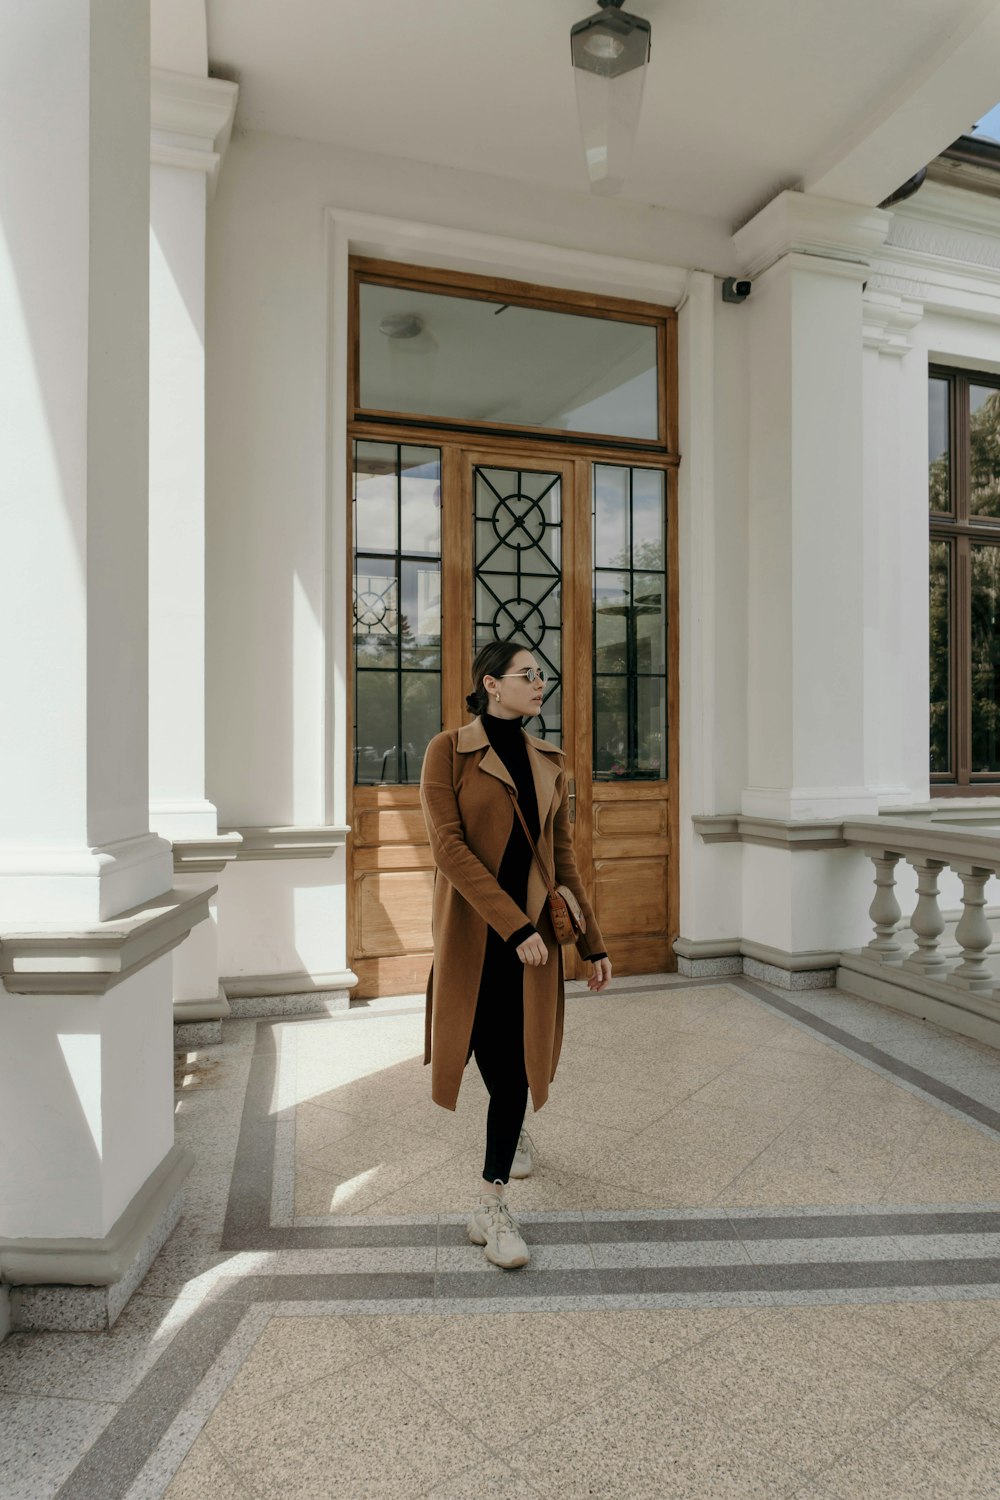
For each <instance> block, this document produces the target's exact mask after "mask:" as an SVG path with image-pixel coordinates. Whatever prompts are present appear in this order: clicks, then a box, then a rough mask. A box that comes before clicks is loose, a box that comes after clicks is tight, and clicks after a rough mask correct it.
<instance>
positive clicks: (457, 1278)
mask: <svg viewBox="0 0 1000 1500" xmlns="http://www.w3.org/2000/svg"><path fill="white" fill-rule="evenodd" d="M603 1290H604V1288H603V1286H602V1284H601V1282H600V1280H599V1279H598V1275H597V1272H596V1271H546V1270H541V1269H539V1268H538V1267H537V1266H533V1265H532V1264H531V1262H530V1261H529V1263H528V1265H526V1266H522V1267H521V1268H520V1269H518V1270H513V1271H504V1270H502V1269H501V1268H500V1267H499V1266H493V1265H490V1264H489V1263H488V1262H486V1263H485V1265H484V1268H483V1269H482V1270H479V1271H448V1272H439V1273H438V1276H437V1283H436V1291H437V1295H438V1296H439V1297H510V1298H517V1297H599V1296H600V1295H601V1294H602V1292H603Z"/></svg>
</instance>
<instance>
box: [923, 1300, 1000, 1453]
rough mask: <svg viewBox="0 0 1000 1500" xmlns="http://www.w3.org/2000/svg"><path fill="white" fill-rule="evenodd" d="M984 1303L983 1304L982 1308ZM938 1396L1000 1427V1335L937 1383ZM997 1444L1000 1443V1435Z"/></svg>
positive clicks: (936, 1391)
mask: <svg viewBox="0 0 1000 1500" xmlns="http://www.w3.org/2000/svg"><path fill="white" fill-rule="evenodd" d="M966 1305H968V1304H966ZM982 1305H983V1304H981V1303H980V1304H979V1306H980V1308H981V1307H982ZM996 1306H997V1304H994V1307H996ZM994 1326H995V1325H994ZM935 1395H936V1396H938V1397H939V1398H940V1399H941V1400H942V1401H949V1402H950V1403H951V1404H952V1406H959V1407H961V1408H962V1409H963V1410H964V1411H967V1412H971V1413H973V1414H974V1415H975V1416H977V1417H983V1418H985V1420H986V1421H988V1422H991V1423H992V1424H993V1425H994V1426H995V1427H1000V1337H998V1338H997V1339H996V1340H994V1342H993V1343H991V1344H989V1345H988V1347H986V1348H985V1349H981V1350H980V1351H979V1353H977V1354H976V1355H975V1356H974V1357H973V1358H972V1359H969V1360H967V1361H966V1362H965V1363H964V1364H962V1365H958V1366H956V1367H955V1368H954V1369H952V1370H951V1371H950V1373H949V1374H948V1375H946V1376H945V1378H944V1379H943V1380H942V1381H941V1383H940V1384H939V1385H938V1386H937V1388H936V1390H935ZM997 1443H998V1445H1000V1435H998V1437H997Z"/></svg>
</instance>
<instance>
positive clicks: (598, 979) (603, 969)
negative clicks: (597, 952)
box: [587, 958, 611, 994]
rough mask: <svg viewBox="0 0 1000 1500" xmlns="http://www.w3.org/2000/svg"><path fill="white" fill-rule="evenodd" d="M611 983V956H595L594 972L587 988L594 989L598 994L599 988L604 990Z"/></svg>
mask: <svg viewBox="0 0 1000 1500" xmlns="http://www.w3.org/2000/svg"><path fill="white" fill-rule="evenodd" d="M610 983H611V960H610V958H595V959H594V963H593V973H592V974H591V976H590V978H589V979H588V980H587V988H588V990H593V991H594V993H595V994H596V993H597V991H598V990H603V989H604V988H605V987H606V986H607V985H609V984H610Z"/></svg>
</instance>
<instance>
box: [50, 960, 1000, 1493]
mask: <svg viewBox="0 0 1000 1500" xmlns="http://www.w3.org/2000/svg"><path fill="white" fill-rule="evenodd" d="M715 983H717V984H719V985H725V986H730V987H733V988H735V989H737V990H738V991H741V992H743V993H744V994H746V995H747V996H748V998H751V999H754V1000H756V1001H758V1002H759V1003H761V1004H763V1005H765V1006H767V1007H769V1008H770V1009H772V1010H774V1011H776V1012H777V1013H779V1014H781V1015H783V1016H785V1017H787V1018H788V1019H791V1020H794V1021H797V1022H799V1023H800V1024H801V1025H803V1026H804V1027H806V1028H808V1029H809V1030H811V1031H813V1032H815V1033H816V1034H817V1035H820V1036H823V1037H825V1038H827V1039H828V1040H829V1041H831V1042H835V1043H837V1044H838V1045H839V1046H841V1047H842V1048H844V1049H845V1050H847V1051H849V1052H851V1053H853V1054H854V1055H855V1056H857V1057H858V1058H860V1059H863V1060H864V1061H867V1062H870V1063H873V1064H875V1065H876V1066H878V1067H879V1068H882V1069H883V1070H884V1071H885V1072H887V1073H889V1074H891V1075H893V1076H895V1077H897V1078H899V1079H900V1080H901V1081H904V1082H907V1083H909V1084H911V1085H912V1086H914V1087H916V1088H918V1089H920V1090H921V1091H922V1092H923V1093H925V1094H926V1095H928V1096H929V1097H930V1098H933V1099H937V1100H939V1101H940V1102H941V1103H943V1104H947V1105H949V1106H950V1107H951V1108H952V1109H953V1110H955V1111H956V1112H958V1113H959V1114H964V1115H966V1116H967V1117H968V1118H969V1119H972V1120H975V1121H976V1122H977V1123H979V1124H981V1125H986V1126H987V1127H988V1128H989V1129H991V1130H996V1131H997V1132H998V1134H1000V1113H998V1112H997V1111H995V1110H992V1109H991V1108H990V1107H989V1106H987V1105H983V1104H981V1103H980V1102H979V1101H977V1100H974V1099H970V1098H969V1097H968V1096H967V1095H965V1094H963V1093H961V1092H960V1091H959V1090H957V1089H954V1088H952V1087H951V1086H949V1085H947V1084H943V1083H941V1082H940V1081H939V1080H937V1079H935V1078H933V1077H932V1076H931V1075H929V1074H927V1073H924V1072H922V1071H920V1070H919V1069H916V1068H912V1067H910V1066H909V1065H907V1064H905V1063H901V1062H900V1061H899V1060H898V1059H896V1058H894V1057H892V1056H891V1054H889V1053H887V1052H885V1051H884V1050H882V1049H881V1048H878V1047H875V1046H874V1045H872V1044H871V1043H868V1042H864V1041H862V1040H861V1039H860V1038H858V1037H855V1036H852V1035H851V1034H850V1033H849V1032H847V1031H845V1030H844V1029H843V1028H842V1027H839V1026H836V1025H834V1024H832V1023H831V1022H828V1021H824V1020H823V1019H822V1018H821V1017H818V1016H815V1015H813V1014H812V1013H811V1012H810V1011H806V1010H803V1009H802V1008H801V1007H799V1006H797V1005H795V1004H794V1002H792V1001H790V1000H785V999H784V997H783V996H778V995H774V994H772V993H770V991H767V990H765V989H764V988H763V987H762V986H759V985H757V984H755V983H754V982H753V981H751V980H747V979H745V978H744V977H742V976H730V975H725V976H719V977H718V979H717V980H715V979H713V978H709V977H705V978H698V979H684V980H677V981H674V982H673V983H671V984H669V985H664V984H663V983H662V982H661V983H657V984H655V985H650V986H646V987H640V986H637V987H636V988H635V989H630V990H625V991H622V993H623V994H640V993H653V992H655V991H662V990H663V989H665V988H667V989H695V988H700V989H703V988H706V987H709V986H712V985H713V984H715ZM359 1013H360V1014H366V1015H368V1016H371V1015H372V1014H373V1013H372V1012H365V1011H361V1012H359ZM376 1014H377V1013H376ZM386 1014H398V1012H386ZM335 1019H336V1020H337V1021H338V1022H339V1023H343V1022H344V1021H346V1020H348V1019H349V1017H348V1016H341V1017H336V1018H335ZM303 1021H309V1022H311V1023H312V1024H315V1021H316V1018H315V1017H310V1018H303ZM290 1024H295V1023H294V1021H290V1020H282V1021H271V1022H267V1021H261V1022H259V1023H258V1027H257V1043H256V1046H255V1050H254V1054H253V1057H252V1059H251V1064H250V1076H249V1079H248V1084H247V1090H246V1095H245V1098H244V1104H243V1114H242V1119H241V1124H240V1136H239V1144H238V1148H237V1154H236V1162H235V1167H234V1171H233V1177H232V1182H231V1186H230V1194H229V1200H228V1205H227V1212H226V1220H225V1227H224V1232H223V1240H222V1249H223V1250H231V1251H235V1250H262V1251H280V1250H288V1249H341V1248H343V1249H348V1248H362V1249H363V1248H368V1247H372V1248H374V1247H387V1248H390V1247H407V1246H427V1245H432V1244H440V1245H442V1246H453V1245H459V1244H465V1243H466V1236H465V1231H464V1226H463V1225H461V1224H455V1223H451V1222H445V1223H442V1222H438V1220H437V1219H436V1217H435V1216H428V1219H427V1220H425V1221H422V1222H415V1223H412V1224H378V1223H374V1224H357V1223H349V1222H348V1223H344V1224H336V1225H330V1226H328V1227H321V1228H308V1227H303V1228H301V1229H295V1228H275V1227H272V1226H271V1224H270V1212H271V1192H272V1180H273V1169H274V1154H275V1144H276V1127H277V1118H276V1117H275V1116H272V1115H271V1114H270V1113H269V1106H270V1099H271V1097H272V1090H273V1085H274V1082H275V1073H276V1068H277V1032H276V1027H277V1026H278V1025H282V1026H287V1025H290ZM525 1233H526V1237H527V1238H528V1240H529V1241H530V1242H533V1243H535V1244H539V1245H542V1244H567V1243H569V1244H588V1243H593V1244H608V1243H629V1242H631V1243H637V1242H646V1243H649V1242H657V1241H660V1242H672V1243H675V1244H683V1243H685V1242H688V1243H690V1242H693V1241H702V1242H704V1241H716V1242H717V1241H720V1240H729V1241H735V1242H744V1241H752V1240H769V1241H772V1242H775V1241H781V1240H783V1239H796V1240H801V1239H812V1238H815V1239H830V1238H845V1239H854V1238H856V1239H865V1238H872V1237H886V1238H893V1239H896V1240H899V1239H900V1238H904V1237H906V1236H907V1235H935V1234H954V1235H962V1234H967V1235H982V1234H992V1233H1000V1209H998V1210H997V1211H993V1210H986V1209H984V1210H976V1211H970V1210H963V1209H955V1210H941V1211H940V1212H928V1211H927V1210H922V1209H914V1210H906V1209H887V1210H885V1211H873V1212H871V1213H829V1214H823V1213H817V1212H808V1211H807V1212H803V1213H801V1214H796V1213H781V1214H767V1215H764V1214H761V1215H756V1214H733V1215H732V1216H731V1217H727V1216H726V1215H725V1214H719V1215H714V1216H713V1215H706V1216H705V1217H697V1216H695V1215H686V1216H683V1217H681V1216H678V1217H674V1218H671V1217H670V1215H669V1213H664V1214H663V1215H662V1216H657V1217H655V1218H629V1217H628V1216H627V1215H624V1214H623V1215H622V1216H621V1217H619V1218H611V1219H588V1218H586V1217H585V1216H582V1215H581V1216H580V1217H572V1216H570V1217H561V1218H560V1217H556V1216H553V1217H552V1218H551V1219H545V1218H541V1219H532V1220H531V1221H530V1222H527V1223H526V1224H525ZM958 1287H969V1288H970V1289H974V1288H982V1289H984V1290H985V1289H989V1288H993V1289H995V1291H996V1294H997V1296H998V1297H1000V1257H962V1258H955V1259H941V1258H934V1259H931V1258H927V1259H922V1260H921V1259H910V1260H885V1261H824V1262H820V1263H809V1262H800V1261H794V1262H787V1263H774V1264H751V1263H749V1261H748V1263H746V1264H737V1265H718V1266H713V1265H708V1266H704V1265H699V1266H693V1265H692V1266H683V1265H676V1266H663V1267H620V1268H612V1269H599V1270H598V1269H594V1270H590V1269H583V1270H558V1269H552V1270H536V1269H533V1268H532V1267H531V1266H528V1267H526V1268H525V1269H524V1270H523V1271H520V1272H515V1273H510V1274H508V1273H503V1272H499V1271H497V1270H496V1269H495V1268H494V1267H491V1266H488V1265H486V1264H485V1263H484V1265H483V1268H482V1270H479V1271H452V1272H385V1273H371V1274H367V1273H365V1274H361V1273H337V1274H329V1275H325V1274H317V1273H305V1274H301V1275H295V1274H288V1273H286V1272H283V1271H275V1272H271V1273H269V1274H267V1275H254V1274H250V1275H248V1276H245V1277H242V1278H239V1280H238V1285H237V1286H236V1287H232V1286H231V1287H229V1288H225V1287H220V1288H218V1289H217V1290H216V1292H215V1293H214V1295H213V1296H212V1297H210V1298H209V1299H207V1300H206V1302H205V1303H204V1304H202V1305H201V1306H200V1307H198V1308H197V1309H196V1310H195V1311H194V1312H193V1313H192V1314H191V1316H190V1318H189V1319H188V1321H187V1322H186V1323H185V1324H184V1325H183V1326H182V1327H181V1328H180V1329H178V1331H177V1333H176V1334H175V1335H174V1337H173V1339H172V1340H171V1342H170V1343H169V1344H168V1345H167V1347H166V1349H165V1350H164V1351H163V1353H162V1354H161V1356H160V1358H159V1359H158V1360H157V1361H156V1363H155V1365H154V1366H153V1367H152V1368H151V1370H149V1371H148V1373H147V1374H146V1375H145V1376H144V1378H143V1379H142V1380H141V1381H140V1383H139V1384H138V1386H137V1387H136V1388H135V1390H134V1391H133V1392H132V1394H131V1395H130V1396H129V1397H127V1399H126V1400H125V1401H124V1402H123V1404H122V1405H121V1407H120V1408H119V1410H118V1411H117V1413H116V1414H115V1416H114V1417H113V1418H112V1420H111V1421H110V1423H109V1424H108V1426H107V1427H106V1428H105V1429H104V1431H103V1432H102V1433H101V1434H100V1436H99V1437H98V1438H97V1439H96V1440H95V1442H94V1443H93V1445H92V1446H91V1447H90V1448H89V1449H88V1451H87V1452H86V1453H85V1454H84V1456H83V1458H82V1459H81V1460H80V1462H79V1464H78V1465H77V1466H76V1468H75V1469H74V1471H73V1473H72V1474H71V1475H70V1476H69V1477H68V1478H67V1479H66V1481H65V1482H64V1483H63V1485H62V1487H61V1488H60V1489H59V1491H58V1497H57V1500H123V1497H124V1496H125V1495H126V1494H127V1493H128V1490H129V1488H130V1487H131V1485H132V1484H133V1483H134V1481H135V1479H136V1477H137V1476H138V1474H139V1473H140V1471H141V1470H142V1468H143V1467H144V1465H145V1464H146V1462H147V1461H148V1459H149V1458H150V1456H151V1455H152V1454H153V1453H154V1452H155V1450H156V1447H157V1445H158V1444H159V1443H160V1441H161V1439H162V1438H163V1436H164V1434H165V1433H166V1432H167V1430H168V1429H169V1427H170V1425H171V1423H172V1422H173V1421H174V1420H175V1418H176V1417H177V1415H178V1413H179V1412H181V1411H182V1410H183V1408H184V1407H185V1405H186V1404H187V1402H188V1401H189V1400H190V1399H191V1396H192V1395H193V1393H194V1391H195V1390H196V1388H197V1386H198V1385H199V1383H200V1382H201V1380H202V1379H203V1378H204V1376H205V1375H206V1374H207V1373H208V1371H209V1370H210V1369H211V1367H212V1365H213V1364H214V1363H215V1361H216V1360H217V1359H218V1357H219V1355H220V1354H221V1353H222V1351H223V1349H224V1347H225V1345H226V1344H227V1342H228V1341H229V1339H230V1338H231V1337H232V1336H233V1335H234V1334H235V1333H236V1332H237V1330H238V1328H239V1326H240V1323H241V1320H242V1319H243V1317H244V1315H245V1314H246V1313H247V1310H248V1308H249V1307H250V1305H251V1304H265V1305H266V1304H278V1303H288V1302H337V1303H344V1304H346V1306H347V1307H348V1308H349V1307H350V1305H351V1303H354V1302H359V1303H371V1302H384V1303H387V1304H389V1305H391V1304H392V1303H393V1302H394V1301H397V1302H401V1303H402V1302H405V1303H412V1302H413V1301H419V1302H421V1303H423V1304H424V1305H425V1306H427V1305H434V1304H435V1303H438V1304H440V1305H441V1310H442V1311H444V1312H447V1311H448V1307H449V1304H450V1303H453V1302H454V1301H455V1300H456V1299H458V1300H461V1301H462V1302H463V1303H465V1305H466V1306H468V1305H469V1304H470V1303H471V1302H475V1301H479V1300H482V1301H484V1302H486V1301H490V1302H493V1303H496V1302H503V1303H505V1302H508V1301H509V1302H511V1303H514V1304H516V1303H517V1302H518V1301H523V1300H524V1299H527V1298H536V1299H539V1300H541V1301H546V1302H549V1304H550V1305H551V1299H556V1303H555V1305H558V1300H559V1299H562V1298H565V1299H568V1300H569V1301H571V1300H572V1299H573V1298H577V1297H592V1296H598V1297H604V1298H607V1299H609V1301H608V1303H606V1305H607V1306H614V1305H615V1304H616V1302H617V1303H618V1304H619V1305H621V1304H625V1305H633V1306H634V1305H636V1302H635V1299H636V1298H640V1299H641V1298H642V1297H644V1296H647V1295H649V1294H653V1295H670V1296H682V1297H684V1296H687V1297H696V1298H706V1299H711V1298H712V1297H718V1298H720V1299H725V1304H726V1305H728V1304H731V1303H732V1301H733V1300H734V1299H736V1300H737V1301H739V1299H740V1298H741V1297H742V1298H746V1299H747V1304H748V1305H750V1302H751V1301H752V1302H753V1303H756V1304H760V1303H761V1302H764V1303H765V1304H766V1303H768V1302H769V1298H770V1297H775V1298H779V1297H780V1295H781V1294H782V1293H787V1294H795V1293H797V1292H802V1293H806V1294H809V1293H815V1294H817V1295H819V1296H821V1295H822V1294H823V1293H824V1292H829V1293H831V1296H832V1297H833V1298H834V1300H839V1301H843V1298H842V1297H840V1298H837V1297H836V1294H837V1293H843V1292H845V1291H846V1292H850V1291H851V1290H856V1291H859V1292H861V1291H865V1290H868V1291H871V1290H875V1291H877V1290H885V1291H887V1292H891V1291H901V1292H905V1291H907V1290H909V1291H912V1292H916V1291H917V1290H921V1291H925V1292H926V1291H931V1292H933V1291H934V1290H935V1289H938V1290H940V1291H941V1292H942V1294H946V1292H947V1289H948V1288H958ZM639 1305H641V1303H640V1304H639ZM704 1305H711V1303H710V1301H708V1302H706V1303H705V1304H704ZM771 1305H775V1306H780V1302H778V1303H774V1304H771ZM570 1310H571V1309H570Z"/></svg>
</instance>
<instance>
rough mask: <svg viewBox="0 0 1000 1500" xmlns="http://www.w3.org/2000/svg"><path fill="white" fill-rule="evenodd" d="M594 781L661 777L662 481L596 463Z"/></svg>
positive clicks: (648, 472) (650, 472)
mask: <svg viewBox="0 0 1000 1500" xmlns="http://www.w3.org/2000/svg"><path fill="white" fill-rule="evenodd" d="M593 518H594V779H595V781H662V780H665V779H666V776H667V566H666V565H667V511H666V492H665V485H664V476H663V473H662V472H661V471H660V470H658V469H639V468H628V467H625V466H624V465H614V464H595V465H594V512H593Z"/></svg>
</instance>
